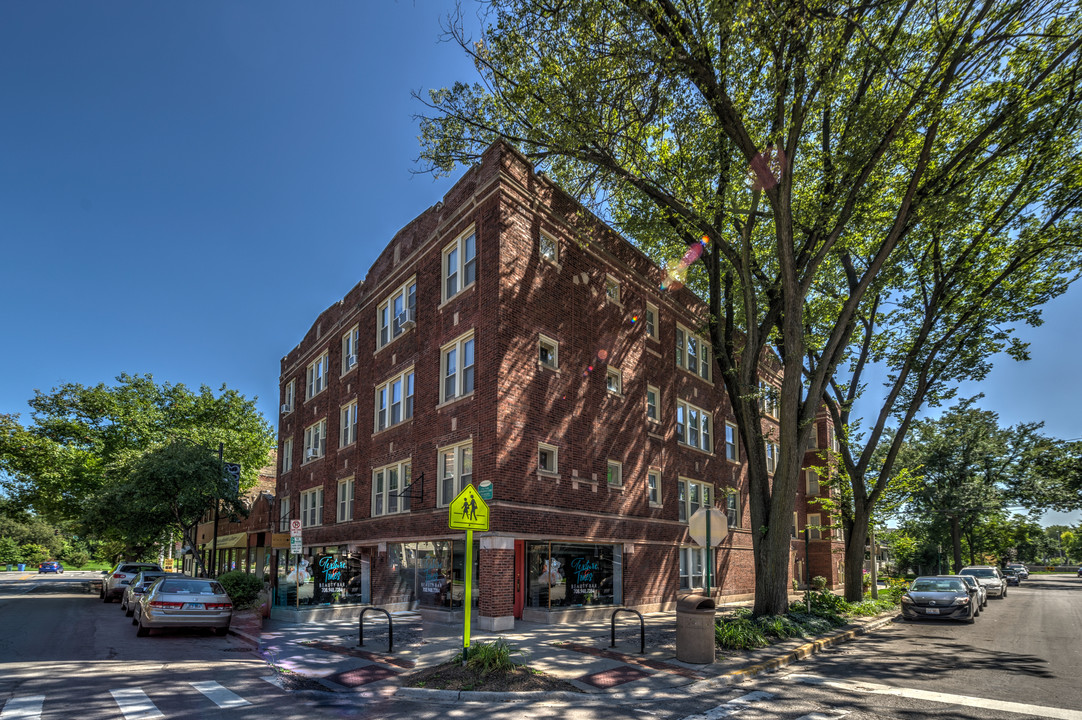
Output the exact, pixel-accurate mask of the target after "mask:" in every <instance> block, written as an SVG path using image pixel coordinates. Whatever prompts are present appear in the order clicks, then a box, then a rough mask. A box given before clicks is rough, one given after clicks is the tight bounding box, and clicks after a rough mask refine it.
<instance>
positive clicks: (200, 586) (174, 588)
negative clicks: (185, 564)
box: [158, 580, 226, 595]
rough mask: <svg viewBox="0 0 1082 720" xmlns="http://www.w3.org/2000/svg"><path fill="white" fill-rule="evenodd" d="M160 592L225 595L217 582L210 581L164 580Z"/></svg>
mask: <svg viewBox="0 0 1082 720" xmlns="http://www.w3.org/2000/svg"><path fill="white" fill-rule="evenodd" d="M158 592H162V593H176V594H178V595H183V594H187V593H191V594H195V595H225V594H226V593H225V590H224V589H223V588H222V586H221V585H219V584H218V583H216V582H212V581H210V580H163V581H162V584H161V586H160V587H159V588H158Z"/></svg>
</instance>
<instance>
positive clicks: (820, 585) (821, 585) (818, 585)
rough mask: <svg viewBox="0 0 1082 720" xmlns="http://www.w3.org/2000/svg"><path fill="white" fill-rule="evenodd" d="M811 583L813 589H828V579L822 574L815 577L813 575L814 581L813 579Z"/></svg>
mask: <svg viewBox="0 0 1082 720" xmlns="http://www.w3.org/2000/svg"><path fill="white" fill-rule="evenodd" d="M811 584H812V590H817V591H820V592H822V591H823V590H826V589H827V579H826V578H825V577H823V576H822V575H816V576H815V577H813V578H812V581H811Z"/></svg>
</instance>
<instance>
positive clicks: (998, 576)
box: [958, 565, 1007, 598]
mask: <svg viewBox="0 0 1082 720" xmlns="http://www.w3.org/2000/svg"><path fill="white" fill-rule="evenodd" d="M958 574H959V575H972V576H973V577H975V578H977V582H979V583H980V584H981V585H984V587H985V589H986V590H988V594H989V595H991V596H992V597H997V598H1005V597H1007V578H1005V577H1003V573H1001V572H1000V571H999V568H997V567H994V566H992V565H970V566H969V567H964V568H962V569H961V570H959V571H958Z"/></svg>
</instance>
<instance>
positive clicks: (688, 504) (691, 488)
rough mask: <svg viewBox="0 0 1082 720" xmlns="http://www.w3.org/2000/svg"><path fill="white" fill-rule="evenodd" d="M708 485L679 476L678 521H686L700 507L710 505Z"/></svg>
mask: <svg viewBox="0 0 1082 720" xmlns="http://www.w3.org/2000/svg"><path fill="white" fill-rule="evenodd" d="M710 487H711V486H710V485H708V484H706V483H704V482H697V481H695V480H688V479H687V478H680V480H679V481H678V483H677V488H678V492H677V501H678V503H679V517H680V522H687V521H688V518H690V517H691V516H692V515H694V514H695V511H696V510H698V509H699V508H701V507H710V504H711V503H710Z"/></svg>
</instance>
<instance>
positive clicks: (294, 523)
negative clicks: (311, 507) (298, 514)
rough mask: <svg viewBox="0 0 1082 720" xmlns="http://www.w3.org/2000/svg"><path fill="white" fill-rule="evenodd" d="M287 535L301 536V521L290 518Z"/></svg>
mask: <svg viewBox="0 0 1082 720" xmlns="http://www.w3.org/2000/svg"><path fill="white" fill-rule="evenodd" d="M289 536H290V537H300V536H301V521H300V520H290V521H289Z"/></svg>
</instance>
